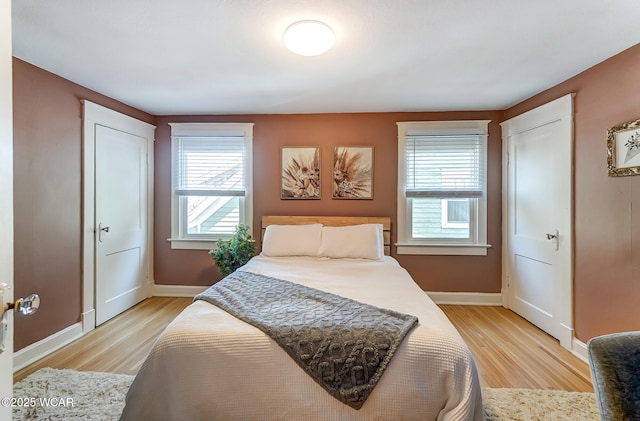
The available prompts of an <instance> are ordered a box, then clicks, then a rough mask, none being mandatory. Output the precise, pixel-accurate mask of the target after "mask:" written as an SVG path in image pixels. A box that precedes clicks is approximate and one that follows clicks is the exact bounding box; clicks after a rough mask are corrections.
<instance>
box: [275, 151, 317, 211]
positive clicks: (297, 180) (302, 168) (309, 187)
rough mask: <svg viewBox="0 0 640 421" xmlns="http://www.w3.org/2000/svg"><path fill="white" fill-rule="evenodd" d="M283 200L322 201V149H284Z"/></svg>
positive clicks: (282, 162) (281, 190)
mask: <svg viewBox="0 0 640 421" xmlns="http://www.w3.org/2000/svg"><path fill="white" fill-rule="evenodd" d="M280 167H281V168H282V170H281V173H282V177H281V180H282V181H281V188H280V198H281V199H320V147H316V146H311V147H307V146H293V147H283V148H282V150H281V155H280Z"/></svg>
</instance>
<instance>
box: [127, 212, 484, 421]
mask: <svg viewBox="0 0 640 421" xmlns="http://www.w3.org/2000/svg"><path fill="white" fill-rule="evenodd" d="M262 224H263V227H262V236H263V247H262V253H261V254H260V255H258V256H256V257H254V258H253V259H251V260H250V261H249V263H247V264H246V265H245V266H243V267H242V268H241V269H240V271H242V272H243V274H244V275H247V276H248V275H249V274H250V275H251V276H253V275H255V276H267V277H272V278H275V279H276V280H283V281H285V282H289V283H293V284H295V285H301V286H302V287H304V288H306V287H309V288H312V289H314V290H320V291H326V292H327V293H330V294H335V295H337V296H340V297H345V298H346V299H350V300H356V301H357V302H359V303H363V304H365V305H371V306H375V307H379V308H382V309H390V310H392V311H395V312H399V313H401V314H406V315H412V316H416V317H417V318H418V322H417V325H414V326H413V327H412V328H411V329H410V330H409V331H408V333H406V336H405V337H404V339H402V341H401V342H400V343H399V345H398V347H397V349H395V354H394V355H393V357H392V358H391V359H390V360H389V362H388V365H387V366H386V370H385V371H384V372H383V373H382V375H381V377H380V378H379V380H378V381H377V384H376V385H375V387H374V388H373V389H372V390H371V392H370V395H368V397H367V398H366V401H365V402H364V403H363V404H362V406H361V407H360V408H359V409H355V408H354V407H352V406H349V405H346V404H345V403H343V402H341V401H340V400H338V399H336V398H335V397H334V396H332V395H331V394H329V393H327V391H326V390H325V389H324V388H323V387H322V386H321V385H320V384H319V383H318V382H317V381H315V380H314V379H313V378H311V377H310V376H309V375H308V374H307V373H306V372H305V371H304V370H303V369H301V366H300V365H299V364H297V363H296V362H295V361H294V360H293V359H292V358H291V357H290V356H289V354H287V352H285V351H284V350H283V348H282V347H280V346H279V345H278V344H277V343H276V342H275V341H274V340H273V339H272V338H271V337H269V336H268V335H267V334H265V333H264V332H263V331H262V330H260V329H258V328H257V327H254V326H252V325H251V324H248V323H246V322H244V321H242V320H239V319H238V318H236V317H234V316H232V315H231V314H229V313H227V312H226V311H224V310H222V309H221V308H219V307H218V306H215V305H212V304H211V303H209V302H206V301H203V300H196V301H194V302H193V303H192V304H191V305H189V306H188V307H187V308H186V309H185V310H184V311H183V312H182V313H181V314H180V315H179V316H178V317H177V318H176V319H175V320H174V321H173V322H172V323H171V324H170V325H169V326H168V327H167V328H166V330H165V331H164V332H163V333H162V334H161V336H160V337H159V338H158V340H157V341H156V343H155V344H154V346H153V348H152V350H151V352H150V354H149V356H148V357H147V359H146V360H145V362H144V363H143V365H142V367H141V369H140V371H139V373H138V374H137V376H136V378H135V379H134V381H133V383H132V385H131V388H130V390H129V392H128V394H127V397H126V405H125V408H124V411H123V414H122V417H121V420H141V419H154V420H162V419H166V420H178V419H180V420H216V419H219V420H378V419H379V420H413V419H415V420H482V419H483V408H482V396H481V388H480V384H479V380H478V374H477V370H476V366H475V363H474V361H473V358H472V356H471V353H470V351H469V349H468V348H467V346H466V344H465V343H464V341H463V340H462V338H461V336H460V334H459V333H458V332H457V331H456V329H455V328H454V327H453V325H452V324H451V323H450V322H449V320H448V319H447V317H446V316H445V315H444V313H443V312H442V311H441V310H440V309H439V308H438V307H437V306H436V305H435V303H433V301H431V300H430V299H429V298H428V296H427V294H425V293H424V292H423V291H422V290H421V289H420V287H418V285H417V284H416V283H415V282H414V281H413V280H412V279H411V277H410V275H409V274H408V273H407V272H406V270H404V269H403V268H402V267H401V266H400V265H399V264H398V262H397V261H396V260H395V259H393V258H392V257H390V256H389V255H388V254H389V245H390V238H391V236H390V220H389V218H357V217H350V218H344V217H283V216H277V217H270V216H265V217H263V218H262ZM318 225H320V227H319V228H318ZM365 226H366V227H367V229H364V227H365ZM311 227H313V229H311ZM371 227H375V228H374V229H371ZM318 229H319V234H318Z"/></svg>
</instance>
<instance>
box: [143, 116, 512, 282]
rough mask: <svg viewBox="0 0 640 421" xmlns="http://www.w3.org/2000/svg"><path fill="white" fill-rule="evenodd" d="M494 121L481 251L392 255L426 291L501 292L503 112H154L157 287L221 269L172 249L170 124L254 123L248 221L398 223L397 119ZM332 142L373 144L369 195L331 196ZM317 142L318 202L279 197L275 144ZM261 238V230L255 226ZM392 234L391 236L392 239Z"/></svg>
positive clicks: (213, 276)
mask: <svg viewBox="0 0 640 421" xmlns="http://www.w3.org/2000/svg"><path fill="white" fill-rule="evenodd" d="M465 119H487V120H492V123H491V125H490V127H489V130H490V136H489V142H488V144H489V163H488V166H489V174H488V206H489V207H488V214H489V221H488V226H489V228H488V240H489V243H490V244H492V245H493V248H491V249H490V250H489V252H488V255H487V256H464V257H463V256H395V247H393V248H392V254H393V255H394V256H395V257H396V258H397V259H398V260H399V262H400V263H401V264H402V265H403V266H404V267H405V268H407V269H408V270H409V272H410V273H411V275H412V276H413V278H414V279H415V280H416V281H417V282H418V283H419V284H420V286H421V287H422V288H423V289H424V290H429V291H474V292H494V293H497V292H500V287H501V280H500V276H501V275H500V270H501V266H500V265H501V257H500V249H501V237H500V235H501V227H500V224H501V198H500V194H501V169H500V162H501V158H500V157H501V135H500V126H499V125H498V123H499V122H500V121H502V112H490V111H488V112H447V113H369V114H312V115H304V114H301V115H242V116H179V117H177V116H173V117H171V116H170V117H156V121H155V124H156V126H157V129H156V142H155V170H156V174H155V229H154V230H155V234H156V236H155V244H154V247H155V263H154V276H155V282H156V284H162V285H210V284H212V283H213V282H215V281H217V280H219V279H220V274H219V272H218V270H217V268H216V267H215V265H214V264H213V261H212V260H211V258H210V256H209V255H208V254H207V252H206V251H204V250H198V251H192V250H171V248H170V244H169V242H168V241H167V238H169V237H170V232H171V228H170V221H171V214H170V211H171V209H170V200H171V191H170V187H171V180H170V168H171V161H170V156H171V151H170V127H169V125H168V123H169V122H185V121H190V122H196V121H200V122H202V121H217V122H253V123H255V126H254V146H253V148H254V149H253V150H254V167H253V168H254V174H253V180H254V190H255V196H254V221H253V226H254V227H259V226H260V217H261V216H262V215H268V214H272V215H375V216H378V215H388V216H391V217H392V224H393V226H394V227H395V221H396V185H397V161H398V152H397V137H398V130H397V126H396V122H398V121H415V120H465ZM336 145H373V146H374V148H375V157H374V198H373V200H332V199H331V176H330V174H331V171H332V168H331V164H332V163H331V160H332V151H333V147H334V146H336ZM282 146H320V147H321V153H322V156H321V167H322V168H321V171H322V175H321V182H322V185H321V189H322V199H321V200H281V199H280V148H281V147H282ZM254 232H255V233H256V234H257V236H258V237H259V230H257V229H254ZM394 239H395V236H394Z"/></svg>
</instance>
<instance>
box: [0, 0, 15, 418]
mask: <svg viewBox="0 0 640 421" xmlns="http://www.w3.org/2000/svg"><path fill="white" fill-rule="evenodd" d="M11 78H12V75H11V1H10V0H0V198H2V199H1V200H0V283H6V284H8V285H9V287H10V288H11V289H9V291H8V292H7V293H6V294H5V299H6V300H7V301H10V300H12V299H13V129H12V125H13V115H12V113H13V111H12V109H13V100H12V95H11ZM0 329H2V326H0ZM4 346H5V350H4V352H3V353H2V354H0V398H7V397H11V396H12V392H13V316H12V315H9V314H8V315H7V330H6V338H5V339H4ZM10 419H11V408H10V407H7V406H6V405H0V420H10Z"/></svg>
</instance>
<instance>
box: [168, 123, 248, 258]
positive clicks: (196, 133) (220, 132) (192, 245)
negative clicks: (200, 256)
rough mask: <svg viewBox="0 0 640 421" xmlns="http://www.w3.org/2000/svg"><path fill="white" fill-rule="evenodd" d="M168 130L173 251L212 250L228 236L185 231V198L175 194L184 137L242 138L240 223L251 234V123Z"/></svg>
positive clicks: (183, 126)
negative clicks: (221, 239)
mask: <svg viewBox="0 0 640 421" xmlns="http://www.w3.org/2000/svg"><path fill="white" fill-rule="evenodd" d="M169 126H171V238H169V239H168V241H169V242H170V243H171V248H172V249H179V250H184V249H189V250H211V249H215V248H216V244H215V242H216V241H217V240H218V239H219V238H227V236H221V235H213V234H189V233H188V232H187V230H186V219H185V210H186V202H187V197H186V196H184V197H182V196H179V195H178V194H177V193H176V180H177V177H176V174H177V171H178V144H179V139H180V138H187V137H201V138H206V137H234V136H242V137H244V145H245V149H244V151H245V153H244V177H245V185H244V190H245V195H244V196H243V197H241V196H238V197H239V202H240V203H239V208H240V209H239V212H240V218H239V219H240V221H239V223H243V224H246V225H248V226H249V232H251V233H252V232H253V230H252V228H251V227H252V225H253V126H254V123H169Z"/></svg>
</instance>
